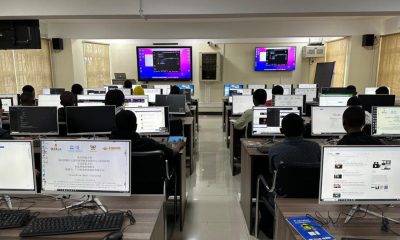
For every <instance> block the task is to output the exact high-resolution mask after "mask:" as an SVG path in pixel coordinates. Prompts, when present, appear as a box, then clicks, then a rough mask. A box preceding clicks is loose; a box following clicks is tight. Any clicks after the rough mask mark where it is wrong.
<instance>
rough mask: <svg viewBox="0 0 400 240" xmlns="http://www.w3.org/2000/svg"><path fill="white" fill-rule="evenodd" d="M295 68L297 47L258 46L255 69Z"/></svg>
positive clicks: (287, 69)
mask: <svg viewBox="0 0 400 240" xmlns="http://www.w3.org/2000/svg"><path fill="white" fill-rule="evenodd" d="M295 68H296V47H277V48H265V47H257V48H256V50H255V63H254V70H255V71H293V70H295Z"/></svg>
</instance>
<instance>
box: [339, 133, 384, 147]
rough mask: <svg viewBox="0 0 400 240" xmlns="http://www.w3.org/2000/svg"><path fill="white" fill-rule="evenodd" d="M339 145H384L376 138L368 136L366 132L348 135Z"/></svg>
mask: <svg viewBox="0 0 400 240" xmlns="http://www.w3.org/2000/svg"><path fill="white" fill-rule="evenodd" d="M337 145H383V143H382V142H381V141H380V140H379V139H377V138H374V137H371V136H368V135H367V134H366V133H364V132H356V133H348V134H346V135H345V136H344V137H343V138H342V139H340V140H339V142H338V143H337Z"/></svg>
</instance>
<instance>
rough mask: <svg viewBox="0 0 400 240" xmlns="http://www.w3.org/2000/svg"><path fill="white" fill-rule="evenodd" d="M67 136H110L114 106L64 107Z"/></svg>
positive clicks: (113, 123)
mask: <svg viewBox="0 0 400 240" xmlns="http://www.w3.org/2000/svg"><path fill="white" fill-rule="evenodd" d="M66 122H67V135H94V134H110V133H111V131H112V130H113V129H114V128H115V106H98V107H93V106H91V107H66Z"/></svg>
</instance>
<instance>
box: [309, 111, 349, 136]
mask: <svg viewBox="0 0 400 240" xmlns="http://www.w3.org/2000/svg"><path fill="white" fill-rule="evenodd" d="M321 107H323V108H344V109H345V110H346V109H347V106H311V136H312V137H340V136H344V135H346V134H347V132H346V130H345V129H344V128H343V131H344V132H343V133H328V134H323V133H321V134H317V133H314V125H313V122H314V121H313V116H314V109H316V108H321ZM343 112H344V111H343Z"/></svg>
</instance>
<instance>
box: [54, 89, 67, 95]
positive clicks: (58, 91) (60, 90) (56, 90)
mask: <svg viewBox="0 0 400 240" xmlns="http://www.w3.org/2000/svg"><path fill="white" fill-rule="evenodd" d="M64 92H65V88H50V94H57V95H61V94H62V93H64Z"/></svg>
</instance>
